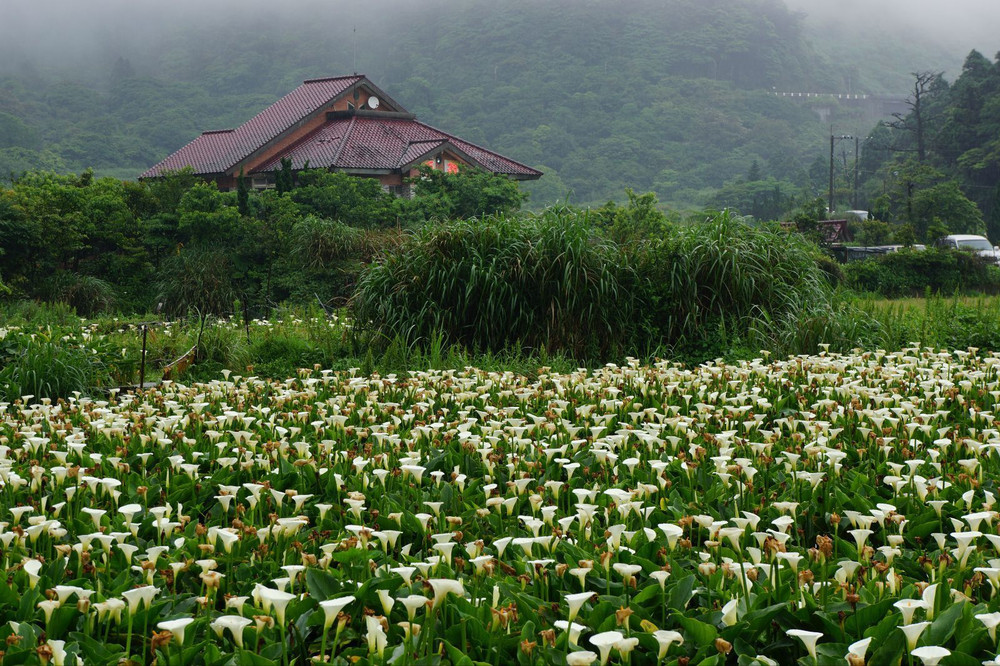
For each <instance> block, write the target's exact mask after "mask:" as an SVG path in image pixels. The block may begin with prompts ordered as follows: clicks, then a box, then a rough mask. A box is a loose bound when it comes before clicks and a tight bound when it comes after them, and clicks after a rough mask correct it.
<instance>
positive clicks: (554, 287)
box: [352, 209, 632, 357]
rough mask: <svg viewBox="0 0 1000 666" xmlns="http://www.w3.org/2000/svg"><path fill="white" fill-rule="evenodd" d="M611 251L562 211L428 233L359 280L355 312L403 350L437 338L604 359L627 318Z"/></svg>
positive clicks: (627, 300)
mask: <svg viewBox="0 0 1000 666" xmlns="http://www.w3.org/2000/svg"><path fill="white" fill-rule="evenodd" d="M617 249H618V248H617V246H615V245H614V244H612V243H610V242H608V241H606V240H604V239H602V238H600V237H599V236H597V235H595V234H594V232H593V229H592V227H591V225H590V223H589V220H588V216H587V213H583V212H579V211H572V210H568V209H549V210H547V211H545V212H544V213H541V214H540V215H537V216H525V217H513V216H496V217H488V218H484V219H482V220H476V219H471V220H466V221H459V222H449V223H444V224H440V225H432V226H428V227H426V228H425V229H423V230H422V231H420V232H418V233H416V234H415V235H414V236H412V237H411V238H410V239H409V240H408V241H406V242H404V243H403V244H402V246H401V247H400V248H399V249H398V250H397V251H396V252H393V253H391V254H389V255H387V256H386V258H385V259H384V260H383V261H381V262H380V263H377V264H373V265H372V266H370V267H369V268H368V269H367V270H366V271H364V272H363V273H362V276H361V278H360V280H359V283H358V288H357V291H356V292H355V295H354V297H353V299H352V304H353V310H354V313H355V317H356V319H357V321H358V322H359V324H360V325H362V326H367V327H368V328H370V329H371V330H372V331H374V332H375V334H376V336H377V337H378V338H380V339H383V340H393V339H396V338H397V337H399V336H401V337H402V339H403V340H405V343H406V344H409V343H410V342H414V341H422V342H426V341H428V340H430V339H431V337H432V336H433V335H434V334H435V333H437V332H441V333H443V334H444V335H445V336H446V338H447V340H448V342H449V343H459V344H461V345H463V346H465V347H467V348H469V349H472V350H476V351H487V350H489V351H499V350H501V349H504V348H507V347H514V348H522V349H523V348H531V349H543V348H545V349H548V350H550V351H551V350H563V351H566V352H567V353H569V354H572V355H575V356H577V357H582V356H585V355H588V354H592V353H598V352H599V353H606V352H608V351H609V350H611V349H613V348H616V347H620V346H621V343H622V341H623V333H624V332H625V330H626V328H627V324H628V322H629V320H630V318H631V313H632V297H631V295H630V294H628V293H625V292H624V290H623V288H622V287H623V285H624V284H625V283H626V282H627V280H623V277H624V274H625V273H627V272H628V271H630V270H631V269H630V268H629V266H627V265H625V264H623V262H622V261H621V259H620V256H619V255H618V252H617Z"/></svg>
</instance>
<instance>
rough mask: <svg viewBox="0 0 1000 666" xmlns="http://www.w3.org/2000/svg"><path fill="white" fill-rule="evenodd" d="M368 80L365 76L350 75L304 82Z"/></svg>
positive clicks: (305, 81)
mask: <svg viewBox="0 0 1000 666" xmlns="http://www.w3.org/2000/svg"><path fill="white" fill-rule="evenodd" d="M365 78H368V77H366V76H365V75H364V74H348V75H346V76H322V77H320V78H318V79H305V80H304V81H302V83H303V84H305V83H323V82H324V81H341V80H343V79H365Z"/></svg>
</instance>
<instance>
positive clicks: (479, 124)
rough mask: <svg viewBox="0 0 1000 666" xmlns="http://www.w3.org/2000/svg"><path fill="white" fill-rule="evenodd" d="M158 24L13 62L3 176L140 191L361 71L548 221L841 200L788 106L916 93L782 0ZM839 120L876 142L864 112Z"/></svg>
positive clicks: (479, 4)
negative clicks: (550, 213)
mask: <svg viewBox="0 0 1000 666" xmlns="http://www.w3.org/2000/svg"><path fill="white" fill-rule="evenodd" d="M380 6H381V7H383V8H384V9H385V10H386V11H381V12H380V11H378V9H379V7H380ZM373 7H374V8H373ZM85 18H86V17H85V15H84V16H83V17H81V21H83V20H85ZM148 23H151V22H143V23H137V24H136V25H135V27H134V29H133V30H130V31H128V32H127V34H125V35H124V36H123V35H120V34H118V33H114V34H112V32H111V27H110V26H103V27H102V28H100V30H103V31H105V32H107V33H108V34H106V35H105V37H106V39H104V40H103V45H102V47H101V48H100V49H97V50H95V51H93V52H92V53H90V54H89V55H87V56H85V57H81V56H73V57H65V58H61V59H60V58H57V57H55V56H54V55H53V56H52V57H50V58H49V59H47V60H41V61H39V60H32V59H30V58H29V57H27V56H24V55H22V54H21V53H15V52H10V53H6V52H4V47H3V46H0V55H2V56H3V57H2V58H0V174H5V175H6V174H9V173H11V172H15V173H16V172H20V171H22V170H25V169H49V170H54V171H57V172H75V173H79V172H81V171H83V170H85V169H87V168H93V169H94V170H95V173H96V174H97V175H98V176H100V175H111V176H115V177H119V178H134V177H135V176H136V175H137V174H138V173H141V172H142V171H143V170H144V169H146V168H147V167H149V166H151V165H152V164H154V163H156V162H157V161H159V160H160V159H161V158H163V157H164V156H165V155H167V154H169V153H170V152H173V151H174V150H176V149H177V148H179V147H180V146H182V145H184V144H185V143H187V142H188V141H190V140H191V139H193V138H194V137H195V136H197V134H198V133H199V132H201V131H203V130H206V129H222V128H227V127H233V126H236V125H238V124H240V123H242V122H244V121H245V120H246V119H248V118H249V117H251V116H252V115H253V114H254V113H256V112H258V111H260V110H261V109H263V108H265V107H266V106H267V105H269V104H270V103H272V102H273V101H274V100H275V99H277V97H279V96H280V95H283V94H285V93H287V92H288V91H290V90H292V89H293V88H294V87H295V86H296V85H298V84H299V83H300V82H301V81H302V80H303V79H306V78H310V77H316V76H328V75H337V74H343V73H349V72H351V71H361V72H364V73H366V74H367V75H368V76H369V77H370V78H371V79H372V80H373V81H375V83H376V84H378V85H379V86H381V87H382V88H383V89H384V90H386V91H387V92H389V93H390V94H391V95H392V96H393V97H394V98H395V99H397V100H398V101H400V102H401V103H402V104H403V105H404V106H406V107H407V108H408V109H409V110H411V111H413V112H415V113H417V114H418V116H419V117H420V118H421V119H422V120H424V121H425V122H428V123H430V124H432V125H435V126H438V127H440V128H442V129H446V130H447V131H450V132H453V133H456V134H458V135H459V136H462V137H463V138H467V139H468V140H471V141H474V142H478V143H482V144H484V145H486V146H488V147H490V148H493V149H495V150H498V151H500V152H502V153H504V154H507V155H510V156H511V157H513V158H515V159H517V160H519V161H522V162H525V163H527V164H530V165H532V166H535V167H538V168H540V169H542V170H543V171H545V173H546V176H545V177H544V178H543V179H542V180H541V181H539V182H538V183H535V184H532V185H531V186H529V188H528V190H529V192H530V193H531V195H532V204H531V205H534V206H541V205H544V204H548V203H553V202H556V201H566V200H567V199H568V200H569V201H570V202H572V203H578V204H587V203H600V202H603V201H606V200H608V199H610V198H616V199H621V198H622V197H623V195H624V190H625V188H626V187H631V188H633V189H635V190H637V191H653V192H656V194H657V196H658V197H659V199H660V200H661V201H663V202H665V203H668V204H671V205H674V206H680V207H686V208H698V207H703V206H706V205H718V204H720V203H722V204H724V203H726V200H725V199H724V198H723V199H719V198H718V197H716V196H715V194H714V193H715V192H716V190H718V189H719V188H721V187H723V186H724V185H726V184H727V183H734V182H737V181H739V180H741V179H744V180H745V179H746V177H747V176H748V175H751V176H754V177H759V178H760V179H762V180H764V181H767V182H768V183H771V184H769V191H772V192H773V191H774V188H775V187H776V188H777V189H778V190H779V191H780V192H781V193H782V196H783V197H792V196H795V197H798V196H800V195H802V194H803V193H805V194H807V195H815V194H818V193H822V192H823V191H825V185H826V175H827V174H826V162H825V151H824V145H825V138H826V135H827V133H828V130H829V127H828V126H827V125H824V124H823V123H821V122H819V121H818V118H817V116H816V114H815V113H814V112H813V111H812V110H811V109H810V108H809V106H808V105H803V104H801V103H796V102H791V101H788V100H786V99H781V98H777V97H775V96H774V95H773V94H772V92H773V91H775V90H778V91H784V90H792V91H794V90H814V91H815V90H818V91H829V92H847V91H854V92H875V93H881V92H892V91H890V90H887V88H886V87H887V86H896V85H898V82H899V80H900V77H899V73H898V72H896V73H895V75H894V78H891V79H889V80H888V82H881V81H879V80H878V79H877V77H866V76H865V75H864V73H863V72H861V71H859V66H858V63H857V62H850V63H848V64H844V62H843V60H844V59H843V58H842V57H840V56H839V55H837V56H832V55H827V56H823V55H820V54H819V53H818V51H817V49H816V48H815V47H814V44H813V41H812V40H811V37H810V33H809V32H808V31H807V30H806V28H805V27H804V25H803V15H802V14H800V13H796V12H792V11H790V10H789V9H788V8H787V7H786V6H785V5H784V4H782V3H781V2H780V1H778V0H725V2H723V1H722V0H711V1H708V2H705V1H702V0H697V1H696V0H669V1H668V2H662V1H659V0H657V1H653V0H635V1H634V2H629V3H626V4H624V5H621V4H618V3H608V2H597V1H590V2H576V1H573V2H570V1H569V0H561V1H557V2H546V3H536V2H529V1H528V0H515V1H513V2H504V3H490V2H486V1H485V0H471V1H470V2H463V3H460V4H458V5H456V4H455V3H446V2H441V1H430V2H422V3H411V4H410V5H401V6H395V5H392V6H389V5H386V4H385V3H382V4H381V5H379V3H375V5H373V6H368V5H366V7H365V8H353V9H352V8H345V9H342V10H338V11H337V12H335V13H334V12H331V11H329V10H325V11H324V10H322V9H320V8H316V9H315V10H314V11H292V10H289V11H280V10H277V9H273V8H272V10H271V11H269V12H262V11H256V12H246V13H243V14H232V15H224V14H214V15H213V14H208V13H205V14H201V15H198V16H197V18H196V19H193V18H189V20H188V22H187V23H186V24H183V25H176V26H174V27H170V28H164V29H162V30H159V31H156V30H154V29H153V27H151V26H150V25H148ZM95 30H98V28H96V27H95ZM100 34H103V33H102V32H98V35H100ZM484 35H488V36H489V38H483V36H484ZM7 48H13V47H12V46H10V45H8V47H7ZM53 48H55V46H54V45H53ZM904 71H905V70H904ZM895 92H896V93H899V94H905V93H906V90H905V89H903V90H898V89H897V90H895ZM829 120H830V122H835V123H837V124H838V127H839V126H849V127H850V130H851V131H852V132H864V131H866V127H867V126H870V121H865V120H864V119H862V118H860V117H859V116H858V112H857V110H855V109H852V108H849V107H846V106H845V107H844V108H834V109H833V116H832V117H831V118H830V119H829ZM772 179H773V183H772V182H771V180H772ZM755 212H758V213H759V212H761V211H755Z"/></svg>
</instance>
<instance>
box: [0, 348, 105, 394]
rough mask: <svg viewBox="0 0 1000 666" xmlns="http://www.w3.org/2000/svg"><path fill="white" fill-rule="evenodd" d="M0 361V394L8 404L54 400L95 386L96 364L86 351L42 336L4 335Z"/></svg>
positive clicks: (91, 355)
mask: <svg viewBox="0 0 1000 666" xmlns="http://www.w3.org/2000/svg"><path fill="white" fill-rule="evenodd" d="M2 355H3V358H2V359H0V364H2V368H0V392H2V395H3V396H4V397H5V399H6V400H8V401H14V400H17V399H18V398H20V397H22V396H25V395H32V396H34V397H35V399H40V398H49V399H51V400H57V399H59V398H67V397H69V396H70V395H72V394H73V393H75V392H79V393H86V392H87V391H88V390H89V389H90V388H91V387H93V386H95V385H96V384H97V383H98V380H99V375H100V362H99V361H98V359H97V357H96V356H95V355H94V354H93V353H91V352H89V351H88V350H86V349H84V348H81V347H77V346H73V345H68V344H65V343H63V342H61V341H59V340H53V339H49V338H48V337H46V336H45V335H43V334H40V333H39V334H35V335H33V336H29V335H22V336H8V337H7V338H5V339H4V345H3V350H2Z"/></svg>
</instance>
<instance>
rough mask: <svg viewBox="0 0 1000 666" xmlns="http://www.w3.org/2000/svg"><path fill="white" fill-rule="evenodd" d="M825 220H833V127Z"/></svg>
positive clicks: (831, 128)
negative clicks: (828, 196)
mask: <svg viewBox="0 0 1000 666" xmlns="http://www.w3.org/2000/svg"><path fill="white" fill-rule="evenodd" d="M826 219H828V220H832V219H833V126H832V125H831V126H830V199H829V205H828V206H827V207H826Z"/></svg>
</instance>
